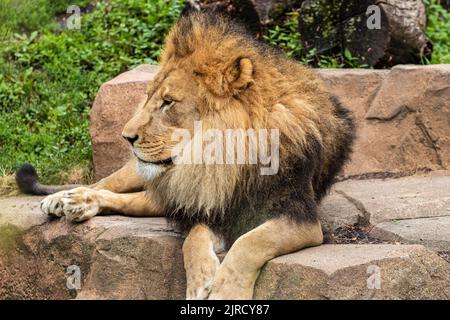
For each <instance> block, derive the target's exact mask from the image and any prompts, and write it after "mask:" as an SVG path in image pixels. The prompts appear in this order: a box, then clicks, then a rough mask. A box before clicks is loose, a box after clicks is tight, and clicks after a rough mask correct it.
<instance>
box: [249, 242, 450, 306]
mask: <svg viewBox="0 0 450 320" xmlns="http://www.w3.org/2000/svg"><path fill="white" fill-rule="evenodd" d="M449 266H450V265H449V264H448V263H447V262H445V261H444V260H443V259H441V258H439V257H437V256H436V255H430V252H429V251H428V250H426V249H425V248H424V247H422V246H418V245H389V244H381V245H378V244H372V245H322V246H320V247H315V248H308V249H305V250H301V251H299V252H296V253H293V254H290V255H285V256H281V257H278V258H275V259H273V260H271V261H270V263H268V264H267V265H266V267H265V268H264V270H263V271H262V273H261V275H260V277H259V279H258V282H257V287H256V297H258V298H260V299H364V300H365V299H450V286H449V284H450V283H449V281H450V269H449ZM378 275H379V279H380V281H379V282H377V281H376V279H377V276H378ZM378 284H379V286H378Z"/></svg>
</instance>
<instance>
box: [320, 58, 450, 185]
mask: <svg viewBox="0 0 450 320" xmlns="http://www.w3.org/2000/svg"><path fill="white" fill-rule="evenodd" d="M320 75H321V76H322V77H323V79H324V80H325V82H326V84H327V86H328V88H329V91H330V92H331V93H333V94H334V95H336V96H337V97H339V98H340V100H342V102H343V104H344V105H346V106H347V107H348V108H349V109H350V110H352V111H353V113H354V116H355V119H356V124H357V139H356V142H355V146H354V152H353V156H352V159H351V162H349V163H348V165H347V166H346V168H345V171H344V175H346V176H365V177H370V176H377V174H380V173H391V174H400V175H402V174H403V175H404V174H413V173H416V172H420V171H427V170H442V169H449V168H450V135H448V132H450V121H449V119H450V86H449V83H450V65H433V66H426V67H420V66H397V67H394V68H393V69H392V70H391V71H390V72H389V71H370V70H364V71H362V70H331V71H330V70H320Z"/></svg>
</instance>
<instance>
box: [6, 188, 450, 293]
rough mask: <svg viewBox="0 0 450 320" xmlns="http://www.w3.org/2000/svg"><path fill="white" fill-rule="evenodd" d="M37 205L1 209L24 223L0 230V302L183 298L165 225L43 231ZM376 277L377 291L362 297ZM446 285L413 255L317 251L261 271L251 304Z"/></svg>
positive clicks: (56, 226)
mask: <svg viewBox="0 0 450 320" xmlns="http://www.w3.org/2000/svg"><path fill="white" fill-rule="evenodd" d="M39 201H40V197H34V198H32V197H27V198H22V197H14V198H9V199H0V208H2V210H3V212H10V213H12V212H15V214H16V216H17V217H19V216H20V217H22V222H20V223H18V224H16V225H14V224H11V223H10V222H11V220H9V218H8V220H7V219H2V220H1V221H2V224H0V230H2V233H0V234H1V237H2V241H1V242H0V243H1V246H0V299H69V298H76V299H92V298H94V299H183V298H184V297H185V275H184V269H183V262H182V254H181V245H182V240H183V237H182V236H181V234H180V233H178V232H177V231H176V230H174V229H173V228H172V227H170V226H169V225H168V224H167V222H166V220H165V219H163V218H131V217H123V216H98V217H95V218H93V219H91V220H89V221H87V222H85V223H82V224H72V223H68V222H67V221H65V220H64V219H62V220H52V221H47V219H46V218H45V217H44V215H43V214H42V213H41V212H40V211H38V210H36V207H37V205H38V203H39ZM339 201H341V200H339ZM21 204H23V205H21ZM19 209H20V210H19ZM4 216H7V215H6V214H4V215H2V217H4ZM24 221H25V223H23V222H24ZM43 222H44V223H43ZM5 223H6V224H5ZM19 225H20V226H22V227H18V226H19ZM5 226H14V227H13V228H9V229H8V228H7V229H6V230H7V231H8V232H5V228H4V227H5ZM11 231H12V232H11ZM5 243H6V244H7V245H5ZM78 268H79V269H78ZM378 268H379V269H378ZM70 270H72V271H70ZM77 270H78V271H77ZM378 271H379V272H380V273H379V274H380V277H381V287H380V289H368V287H367V283H368V278H369V283H370V284H375V285H376V284H377V282H376V281H372V280H374V278H373V277H371V276H373V274H372V273H373V272H375V273H377V272H378ZM77 274H78V275H79V276H80V288H79V289H76V288H74V287H73V285H75V286H76V281H72V280H73V279H74V278H73V277H74V276H76V275H77ZM449 275H450V264H448V263H447V262H445V260H443V259H442V258H440V257H438V256H437V255H436V254H434V253H433V252H430V251H428V250H426V249H425V248H424V247H422V246H419V245H371V244H370V245H369V244H368V245H323V246H320V247H316V248H309V249H306V250H302V251H299V252H297V253H293V254H290V255H286V256H282V257H278V258H276V259H274V260H272V261H270V262H268V263H267V265H266V266H265V268H264V269H263V271H262V273H261V276H260V278H259V279H258V283H257V287H256V294H255V298H257V299H265V298H270V299H285V298H286V299H330V298H331V299H370V298H373V299H449V298H450V292H449V290H450V278H449ZM375 276H376V274H375ZM68 284H69V285H72V286H69V287H68V286H67V285H68Z"/></svg>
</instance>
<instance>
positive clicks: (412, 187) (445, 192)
mask: <svg viewBox="0 0 450 320" xmlns="http://www.w3.org/2000/svg"><path fill="white" fill-rule="evenodd" d="M449 186H450V176H438V175H428V176H412V177H404V178H399V179H384V180H382V179H369V180H348V181H343V182H340V183H338V184H336V185H335V186H334V187H333V189H334V191H335V192H337V193H339V194H341V195H343V196H344V197H345V198H347V199H348V200H349V201H351V202H352V203H353V204H354V205H355V206H357V207H358V209H359V210H360V211H361V212H362V214H365V215H366V216H367V219H368V221H369V222H370V224H372V225H376V224H378V223H380V222H384V221H390V220H400V219H415V218H429V217H439V216H450V211H449V210H448V209H449V208H450V189H449Z"/></svg>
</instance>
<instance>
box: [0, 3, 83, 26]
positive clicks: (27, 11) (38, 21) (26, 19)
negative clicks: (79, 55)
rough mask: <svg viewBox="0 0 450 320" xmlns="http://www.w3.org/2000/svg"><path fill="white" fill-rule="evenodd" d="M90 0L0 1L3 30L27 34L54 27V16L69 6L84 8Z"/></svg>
mask: <svg viewBox="0 0 450 320" xmlns="http://www.w3.org/2000/svg"><path fill="white" fill-rule="evenodd" d="M89 2H91V1H90V0H77V1H73V0H0V21H2V28H3V30H6V29H8V30H14V31H16V32H27V31H33V30H38V29H41V28H43V27H49V25H51V26H52V27H56V25H57V24H56V22H55V21H54V19H53V18H54V16H55V15H56V14H61V13H64V12H66V10H67V7H68V6H70V5H71V4H75V5H78V6H80V7H84V6H86V5H87V4H88V3H89Z"/></svg>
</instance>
